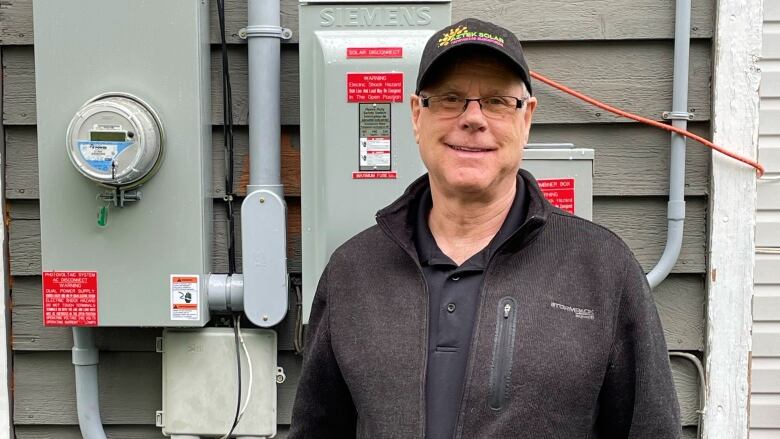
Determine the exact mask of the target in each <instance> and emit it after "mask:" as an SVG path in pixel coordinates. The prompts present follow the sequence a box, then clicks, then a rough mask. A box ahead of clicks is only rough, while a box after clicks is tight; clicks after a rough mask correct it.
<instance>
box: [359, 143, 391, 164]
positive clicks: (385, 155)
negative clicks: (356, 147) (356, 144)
mask: <svg viewBox="0 0 780 439" xmlns="http://www.w3.org/2000/svg"><path fill="white" fill-rule="evenodd" d="M365 167H371V168H374V169H380V168H389V167H390V138H389V137H361V138H360V169H363V168H365Z"/></svg>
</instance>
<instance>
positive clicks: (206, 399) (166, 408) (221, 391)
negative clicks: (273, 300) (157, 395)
mask: <svg viewBox="0 0 780 439" xmlns="http://www.w3.org/2000/svg"><path fill="white" fill-rule="evenodd" d="M241 332H242V338H243V340H244V344H245V346H246V350H247V352H248V353H249V358H250V359H251V365H252V367H251V371H252V372H251V380H250V372H249V369H250V368H249V364H250V361H248V359H247V356H246V352H244V350H243V348H242V349H241V366H242V367H241V407H242V408H244V407H246V409H245V411H244V415H243V416H242V417H241V420H240V422H239V423H238V425H237V426H236V429H235V431H234V432H233V433H234V435H235V436H237V437H243V436H246V437H249V436H251V437H273V436H274V435H276V422H277V420H276V386H277V384H278V383H281V382H283V381H284V372H283V371H282V370H281V369H279V368H277V364H276V332H274V331H272V330H268V329H243V330H242V331H241ZM162 351H163V394H162V395H163V401H162V402H163V409H162V411H161V412H159V413H158V416H157V426H158V427H162V428H163V434H165V435H166V436H169V435H193V436H210V437H214V436H222V435H224V434H226V433H227V432H228V431H229V430H230V427H231V426H232V424H233V418H234V417H235V414H236V403H237V402H238V392H237V390H238V389H237V387H236V386H237V382H238V380H237V378H238V376H237V374H236V371H237V369H236V343H235V338H234V335H233V329H231V328H204V329H166V330H165V331H164V332H163V339H162ZM250 382H251V386H252V387H251V389H250V387H249V385H250Z"/></svg>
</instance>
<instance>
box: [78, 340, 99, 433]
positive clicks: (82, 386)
mask: <svg viewBox="0 0 780 439" xmlns="http://www.w3.org/2000/svg"><path fill="white" fill-rule="evenodd" d="M73 366H74V368H75V371H76V409H77V411H78V416H79V429H81V435H82V436H83V437H84V439H106V433H105V431H103V423H102V421H101V420H100V398H99V396H98V370H97V368H98V350H97V347H96V346H95V333H94V329H93V328H79V327H74V328H73Z"/></svg>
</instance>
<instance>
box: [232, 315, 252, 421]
mask: <svg viewBox="0 0 780 439" xmlns="http://www.w3.org/2000/svg"><path fill="white" fill-rule="evenodd" d="M236 327H237V328H238V339H239V340H240V341H241V348H242V349H243V351H244V355H245V356H246V365H247V367H248V368H249V384H247V389H246V400H245V401H244V408H242V409H241V412H239V413H238V421H237V422H236V423H238V422H240V421H241V417H242V416H244V412H245V411H246V408H247V407H249V400H250V399H252V383H253V381H254V377H253V374H252V357H250V356H249V349H247V347H246V343H244V336H243V334H241V320H240V319H239V320H238V325H237V326H236Z"/></svg>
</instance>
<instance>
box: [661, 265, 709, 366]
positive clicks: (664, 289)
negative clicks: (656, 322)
mask: <svg viewBox="0 0 780 439" xmlns="http://www.w3.org/2000/svg"><path fill="white" fill-rule="evenodd" d="M653 298H654V299H655V304H656V307H658V314H659V316H660V317H661V324H662V325H663V328H664V335H665V337H666V345H667V347H668V348H669V350H677V351H703V350H704V307H705V288H704V277H703V276H702V275H671V276H670V277H668V278H666V279H665V280H664V281H663V282H661V284H660V285H659V286H658V287H656V288H655V289H654V290H653Z"/></svg>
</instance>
